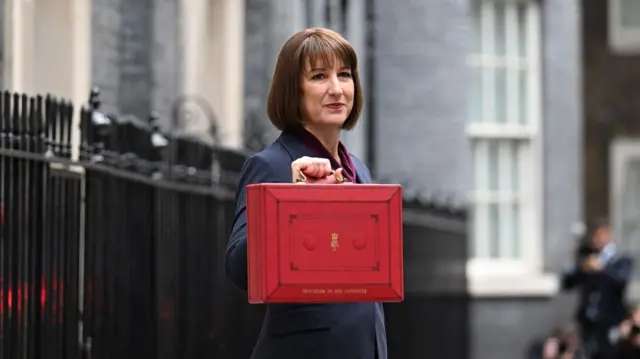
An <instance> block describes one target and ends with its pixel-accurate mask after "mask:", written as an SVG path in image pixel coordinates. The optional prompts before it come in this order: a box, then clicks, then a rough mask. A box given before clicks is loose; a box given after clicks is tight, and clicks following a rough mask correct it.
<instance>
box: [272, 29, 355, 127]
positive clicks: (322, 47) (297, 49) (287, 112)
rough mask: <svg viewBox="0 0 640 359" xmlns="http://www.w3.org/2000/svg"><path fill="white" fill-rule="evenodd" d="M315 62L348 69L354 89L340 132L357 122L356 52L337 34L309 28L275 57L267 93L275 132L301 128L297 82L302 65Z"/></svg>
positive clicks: (295, 37) (293, 38)
mask: <svg viewBox="0 0 640 359" xmlns="http://www.w3.org/2000/svg"><path fill="white" fill-rule="evenodd" d="M317 60H320V61H322V62H323V63H325V64H331V63H332V61H343V62H344V63H345V64H346V66H348V67H349V68H350V69H351V77H352V79H353V84H354V89H355V91H354V96H353V109H352V110H351V113H350V114H349V116H348V117H347V119H346V120H345V122H344V124H343V125H342V128H343V129H345V130H350V129H352V128H353V127H354V126H355V125H356V122H358V118H359V117H360V112H361V111H362V102H363V100H362V87H361V86H360V75H359V74H358V58H357V56H356V52H355V50H354V49H353V47H352V46H351V44H349V42H348V41H347V40H345V38H344V37H342V36H341V35H340V34H338V33H337V32H335V31H332V30H329V29H325V28H312V29H305V30H302V31H299V32H297V33H296V34H294V35H293V36H291V38H289V40H287V42H286V43H285V44H284V46H283V47H282V49H281V50H280V55H279V56H278V62H277V63H276V68H275V71H274V74H273V81H272V83H271V90H270V91H269V99H268V102H267V115H268V116H269V119H270V120H271V123H273V125H274V126H276V127H277V128H278V129H279V130H283V131H284V130H296V129H299V128H301V127H302V121H303V119H302V114H301V103H302V102H301V98H302V89H301V82H302V81H301V78H302V74H303V72H304V71H305V65H306V64H307V63H312V64H313V63H315V62H316V61H317Z"/></svg>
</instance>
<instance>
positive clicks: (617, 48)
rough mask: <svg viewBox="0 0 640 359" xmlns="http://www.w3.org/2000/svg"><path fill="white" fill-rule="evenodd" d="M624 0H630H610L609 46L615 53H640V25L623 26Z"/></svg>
mask: <svg viewBox="0 0 640 359" xmlns="http://www.w3.org/2000/svg"><path fill="white" fill-rule="evenodd" d="M624 1H628V0H608V21H607V26H608V35H609V48H610V49H611V50H612V51H613V52H615V53H619V54H626V55H635V54H639V53H640V25H639V26H637V27H633V28H625V27H624V26H623V24H622V14H623V12H624V10H625V9H624V6H623V5H624V4H623V2H624ZM631 1H635V0H631Z"/></svg>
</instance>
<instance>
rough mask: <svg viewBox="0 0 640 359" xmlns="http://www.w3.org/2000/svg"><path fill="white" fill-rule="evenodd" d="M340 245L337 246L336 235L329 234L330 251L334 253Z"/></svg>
mask: <svg viewBox="0 0 640 359" xmlns="http://www.w3.org/2000/svg"><path fill="white" fill-rule="evenodd" d="M338 247H340V245H339V244H338V233H335V232H334V233H332V234H331V249H333V251H334V252H335V251H336V250H337V249H338Z"/></svg>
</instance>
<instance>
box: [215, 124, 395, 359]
mask: <svg viewBox="0 0 640 359" xmlns="http://www.w3.org/2000/svg"><path fill="white" fill-rule="evenodd" d="M303 156H309V157H313V156H314V155H313V153H312V152H311V151H310V150H309V149H308V148H307V147H306V146H305V145H304V143H303V142H302V141H301V140H300V139H298V138H297V137H295V136H294V135H291V134H288V133H283V134H282V135H280V137H279V138H278V139H277V140H276V141H275V142H274V143H273V144H271V145H270V146H268V147H267V148H265V149H264V150H263V151H261V152H259V153H257V154H254V155H252V156H251V157H249V158H248V159H247V161H246V162H245V164H244V167H243V169H242V173H241V174H240V183H239V187H238V192H237V194H236V214H235V218H234V220H233V226H232V229H231V234H230V238H229V243H228V244H227V254H226V255H227V257H226V273H227V276H228V277H229V279H230V280H231V281H232V282H233V284H234V285H235V286H236V287H238V288H239V289H241V290H243V291H246V290H247V218H246V186H247V185H249V184H253V183H291V162H293V161H294V160H296V159H298V158H300V157H303ZM351 157H352V159H353V163H354V165H355V167H356V173H357V175H356V177H357V182H358V183H371V174H370V173H369V170H368V169H367V167H366V166H365V165H364V163H362V161H360V160H359V159H358V158H357V157H355V156H353V155H352V156H351ZM375 357H377V358H379V359H387V339H386V332H385V325H384V312H383V307H382V303H329V304H270V305H267V311H266V315H265V319H264V322H263V325H262V331H261V333H260V336H259V338H258V342H257V343H256V346H255V348H254V350H253V355H252V356H251V358H252V359H281V358H300V359H374V358H375Z"/></svg>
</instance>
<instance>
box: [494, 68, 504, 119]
mask: <svg viewBox="0 0 640 359" xmlns="http://www.w3.org/2000/svg"><path fill="white" fill-rule="evenodd" d="M495 74H496V96H495V99H496V117H495V119H492V122H495V123H500V124H502V123H506V122H507V69H506V67H498V68H496V71H495Z"/></svg>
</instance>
